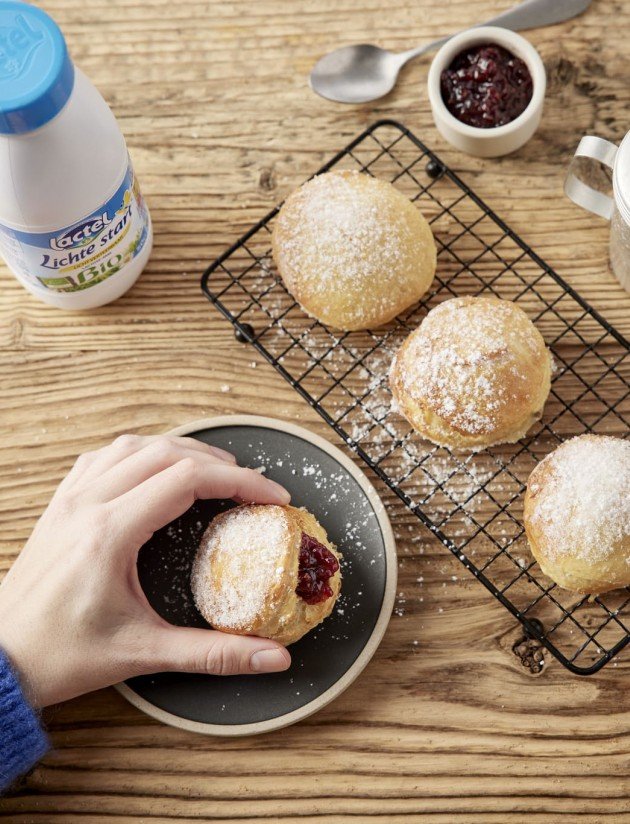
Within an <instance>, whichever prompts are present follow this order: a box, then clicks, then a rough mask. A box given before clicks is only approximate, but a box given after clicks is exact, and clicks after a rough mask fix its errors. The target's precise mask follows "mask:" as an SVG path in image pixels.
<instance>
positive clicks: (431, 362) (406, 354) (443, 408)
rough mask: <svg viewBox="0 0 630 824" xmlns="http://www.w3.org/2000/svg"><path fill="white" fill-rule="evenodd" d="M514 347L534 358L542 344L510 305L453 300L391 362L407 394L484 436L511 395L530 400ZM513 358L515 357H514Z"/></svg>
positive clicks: (431, 314) (428, 319)
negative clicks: (513, 341) (514, 340)
mask: <svg viewBox="0 0 630 824" xmlns="http://www.w3.org/2000/svg"><path fill="white" fill-rule="evenodd" d="M514 335H517V336H518V344H519V349H520V348H523V349H524V350H525V352H526V353H529V355H531V356H532V357H536V356H540V354H541V353H542V351H543V349H544V343H543V341H542V338H541V337H540V335H539V333H538V332H537V330H536V328H535V327H534V326H533V324H531V323H530V321H529V320H528V318H527V316H526V315H525V314H524V313H523V312H522V311H521V310H520V309H519V308H518V307H516V306H515V305H514V304H512V303H509V302H507V301H498V300H491V299H487V298H456V299H453V300H448V301H445V302H444V303H442V304H440V305H439V306H436V307H435V308H434V309H433V310H432V311H431V312H429V314H428V315H427V317H426V318H425V320H424V321H423V323H422V324H421V326H420V327H419V328H418V329H417V330H416V331H415V332H414V333H413V334H412V335H411V337H410V338H409V339H408V343H407V345H406V346H405V347H404V348H403V349H402V350H401V352H400V354H399V356H398V357H397V358H396V360H395V362H394V370H396V369H397V370H399V372H400V377H401V380H402V385H403V387H404V389H405V390H406V391H407V392H408V393H409V395H410V397H412V398H414V399H417V400H419V401H420V402H421V403H426V404H428V405H429V406H430V407H431V408H432V409H433V410H434V412H435V413H436V414H437V415H439V416H440V417H443V418H445V419H446V420H448V421H449V422H450V423H451V425H452V426H454V427H455V428H457V429H459V430H461V431H462V432H465V433H468V434H470V435H480V434H484V433H489V432H492V431H493V430H494V429H495V428H496V426H497V422H498V421H499V420H500V419H501V416H502V413H504V412H505V410H506V409H507V408H508V407H509V405H510V404H511V403H512V402H513V401H514V400H516V394H515V393H514V392H513V391H512V392H510V391H509V388H508V387H509V386H512V387H513V386H519V387H520V388H519V397H520V398H521V399H523V400H525V401H527V400H528V399H529V398H530V394H531V393H530V388H529V387H528V378H527V375H526V374H525V372H524V370H523V364H522V362H521V360H520V358H519V356H518V354H515V352H514V351H513V347H512V346H511V344H510V339H511V338H513V336H514ZM519 354H520V352H519Z"/></svg>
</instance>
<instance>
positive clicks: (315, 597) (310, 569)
mask: <svg viewBox="0 0 630 824" xmlns="http://www.w3.org/2000/svg"><path fill="white" fill-rule="evenodd" d="M338 569H339V561H338V560H337V559H336V558H335V556H334V555H333V554H332V552H331V551H330V550H329V549H327V548H326V547H325V546H324V545H323V544H320V542H319V541H316V540H315V538H311V536H310V535H307V534H306V533H305V532H303V533H302V543H301V545H300V567H299V570H298V585H297V587H296V590H295V591H296V592H297V594H298V595H299V596H300V598H302V599H303V600H304V601H306V603H307V604H319V603H321V602H322V601H327V600H328V598H330V597H331V596H332V594H333V591H332V588H331V587H330V585H329V583H328V579H329V578H332V576H333V575H334V574H335V572H337V570H338Z"/></svg>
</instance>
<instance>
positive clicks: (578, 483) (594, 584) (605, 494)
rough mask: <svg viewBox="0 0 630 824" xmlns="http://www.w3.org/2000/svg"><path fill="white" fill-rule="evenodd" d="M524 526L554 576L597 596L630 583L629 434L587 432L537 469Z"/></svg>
mask: <svg viewBox="0 0 630 824" xmlns="http://www.w3.org/2000/svg"><path fill="white" fill-rule="evenodd" d="M524 521H525V531H526V533H527V538H528V540H529V545H530V547H531V550H532V553H533V554H534V557H535V558H536V560H537V561H538V563H539V564H540V567H541V569H542V571H543V572H544V573H545V575H548V576H549V577H550V578H551V579H552V580H553V581H555V582H556V583H557V584H559V585H560V586H562V587H565V588H566V589H571V590H573V591H574V592H581V593H588V594H592V595H598V594H600V593H602V592H607V591H608V590H611V589H618V588H619V587H625V586H628V585H630V441H625V440H621V439H620V438H612V437H609V436H604V435H581V436H580V437H578V438H572V439H571V440H570V441H565V443H563V444H561V445H560V446H559V447H558V448H557V449H556V450H555V451H554V452H552V453H550V454H549V455H547V457H546V458H545V459H544V460H542V461H541V462H540V463H539V464H538V466H537V467H536V468H535V469H534V471H533V472H532V474H531V475H530V477H529V481H528V483H527V493H526V495H525V516H524Z"/></svg>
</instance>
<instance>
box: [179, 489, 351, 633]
mask: <svg viewBox="0 0 630 824" xmlns="http://www.w3.org/2000/svg"><path fill="white" fill-rule="evenodd" d="M191 586H192V592H193V597H194V599H195V604H196V605H197V609H198V610H199V612H200V613H201V614H202V615H203V617H204V618H205V619H206V621H208V623H209V624H211V625H212V626H213V627H214V628H215V629H218V630H223V631H224V632H233V633H236V634H238V635H260V636H262V637H264V638H273V639H274V640H276V641H278V642H279V643H281V644H285V645H286V644H292V643H294V642H295V641H297V640H299V639H300V638H301V637H302V636H303V635H305V634H306V633H307V632H308V631H309V630H311V629H313V627H315V626H317V624H319V623H321V622H322V621H323V620H324V619H325V618H327V617H328V616H329V615H330V613H331V612H332V609H333V607H334V605H335V601H336V600H337V597H338V595H339V591H340V589H341V573H340V571H339V554H338V553H337V550H336V548H335V547H334V545H333V544H331V543H330V541H329V540H328V537H327V536H326V532H325V531H324V528H323V527H322V526H321V525H320V524H319V523H318V522H317V520H316V519H315V518H314V517H313V515H311V514H310V513H309V512H307V511H306V510H304V509H296V508H295V507H292V506H274V505H260V504H254V505H246V506H238V507H235V508H234V509H230V510H228V511H227V512H224V513H222V514H221V515H217V517H216V518H214V520H213V521H212V522H211V523H210V525H209V527H208V529H207V530H206V532H205V533H204V535H203V538H202V539H201V544H200V546H199V550H198V551H197V555H196V557H195V562H194V564H193V570H192V577H191Z"/></svg>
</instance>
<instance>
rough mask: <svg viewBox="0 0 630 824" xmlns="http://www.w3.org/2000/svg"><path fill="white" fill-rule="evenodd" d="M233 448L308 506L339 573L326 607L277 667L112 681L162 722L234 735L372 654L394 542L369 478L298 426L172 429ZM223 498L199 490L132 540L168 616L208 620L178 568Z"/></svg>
mask: <svg viewBox="0 0 630 824" xmlns="http://www.w3.org/2000/svg"><path fill="white" fill-rule="evenodd" d="M176 434H187V435H190V436H191V437H194V438H197V439H198V440H202V441H205V442H206V443H210V444H214V445H216V446H220V447H223V448H224V449H228V450H230V451H231V452H233V453H234V454H235V455H236V457H237V459H238V462H239V463H240V464H241V465H243V466H250V467H254V468H257V467H261V466H264V467H265V475H266V476H267V477H269V478H272V479H273V480H275V481H278V483H281V484H283V485H284V486H285V487H286V488H287V489H288V490H289V491H290V492H291V496H292V503H293V504H294V505H295V506H305V507H307V508H308V509H309V510H310V511H311V512H312V513H313V514H314V515H315V517H316V518H317V519H318V520H319V521H320V522H321V523H322V525H323V526H324V527H325V529H326V530H327V532H328V535H329V537H330V539H331V540H332V541H333V542H334V543H335V544H336V545H337V546H338V547H339V548H340V550H341V552H342V553H343V562H342V573H343V584H342V592H341V596H340V598H339V600H338V602H337V604H336V607H335V610H334V611H333V614H332V615H331V616H330V618H328V619H327V620H326V621H324V623H323V624H321V625H320V626H319V627H317V628H316V629H315V630H313V631H312V632H310V633H309V634H308V635H306V636H305V637H304V638H302V639H301V640H300V641H299V642H298V643H296V644H293V645H292V646H291V648H290V650H291V656H292V665H291V668H290V669H289V670H288V671H287V672H283V673H277V674H273V675H263V676H232V677H217V676H211V675H189V674H182V673H160V674H157V675H151V676H142V677H140V678H133V679H131V680H129V681H127V682H126V683H125V684H124V685H120V686H119V689H120V691H121V692H122V693H123V695H125V696H126V697H127V698H128V699H129V700H130V701H131V702H132V703H133V704H135V705H136V706H138V707H140V708H141V709H143V710H145V711H146V712H148V713H149V714H150V715H153V716H154V717H157V718H159V719H160V720H163V721H165V722H167V723H171V724H174V725H176V726H180V727H185V728H186V729H193V730H196V731H199V732H206V733H213V734H220V735H243V734H246V733H252V732H262V731H265V730H270V729H275V728H277V727H281V726H284V725H286V724H290V723H293V722H294V721H296V720H299V719H300V718H304V717H306V716H307V715H310V714H311V713H312V712H314V711H315V710H317V709H318V708H319V707H321V706H323V705H324V704H326V703H328V701H330V700H332V699H333V698H334V697H336V695H338V694H339V693H340V692H341V691H342V690H343V689H345V688H346V687H347V686H348V685H349V684H350V683H351V682H352V681H353V680H354V678H356V676H357V675H358V674H359V672H360V671H361V670H362V669H363V667H364V666H365V665H366V664H367V662H368V661H369V659H370V658H371V657H372V655H373V653H374V651H375V650H376V647H377V646H378V643H379V641H380V639H381V637H382V635H383V632H384V631H385V627H386V625H387V621H388V619H389V616H390V614H391V610H392V607H393V601H394V595H395V589H396V563H395V547H394V540H393V536H392V531H391V527H390V524H389V521H388V519H387V515H386V514H385V510H384V508H383V506H382V504H381V502H380V499H379V498H378V495H377V494H376V492H375V490H374V488H373V487H372V486H371V484H370V483H369V482H368V481H367V479H366V478H365V476H364V475H363V473H362V472H361V471H360V470H359V469H358V468H357V467H356V466H355V464H354V463H353V462H352V461H351V460H350V459H349V458H348V457H347V456H345V455H344V454H343V453H342V452H341V451H340V450H338V449H337V448H336V447H333V446H331V445H330V444H328V443H327V442H326V441H324V440H323V439H321V438H319V437H317V436H315V435H313V434H312V433H310V432H308V431H307V430H305V429H301V428H300V427H296V426H293V425H291V424H286V423H284V422H282V421H276V420H274V419H270V418H257V417H253V416H252V417H250V416H245V417H243V416H240V417H238V418H220V419H213V420H210V421H198V422H195V423H194V424H190V425H189V426H186V427H181V428H180V429H178V430H176ZM233 505H234V504H233V503H232V502H231V501H198V502H197V503H196V504H195V505H194V506H193V507H192V508H191V509H190V510H189V511H188V512H187V513H186V514H185V515H184V516H182V517H181V518H179V519H178V520H177V521H174V522H173V523H171V524H170V525H169V526H168V527H166V528H165V529H162V530H160V531H159V532H157V533H156V534H155V535H154V536H153V538H152V539H151V541H150V542H149V543H148V544H146V545H145V546H144V547H143V548H142V550H141V551H140V556H139V559H138V571H139V575H140V581H141V584H142V587H143V589H144V591H145V593H146V595H147V597H148V599H149V601H150V603H151V604H152V606H153V607H154V609H155V610H156V611H157V612H158V613H159V614H160V615H162V616H163V617H164V618H166V619H167V620H168V621H170V622H171V623H173V624H178V625H181V626H196V627H207V626H208V625H207V624H206V622H205V621H204V619H203V618H202V617H201V615H200V614H199V613H198V612H197V610H196V608H195V606H194V603H193V600H192V595H191V592H190V584H189V576H190V568H191V564H192V560H193V558H194V555H195V551H196V548H197V545H198V543H199V539H200V537H201V535H202V533H203V531H204V530H205V528H206V526H207V524H208V523H209V521H210V520H211V519H212V518H213V517H214V515H216V514H217V513H218V512H221V511H223V510H225V509H227V508H229V507H231V506H233Z"/></svg>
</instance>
